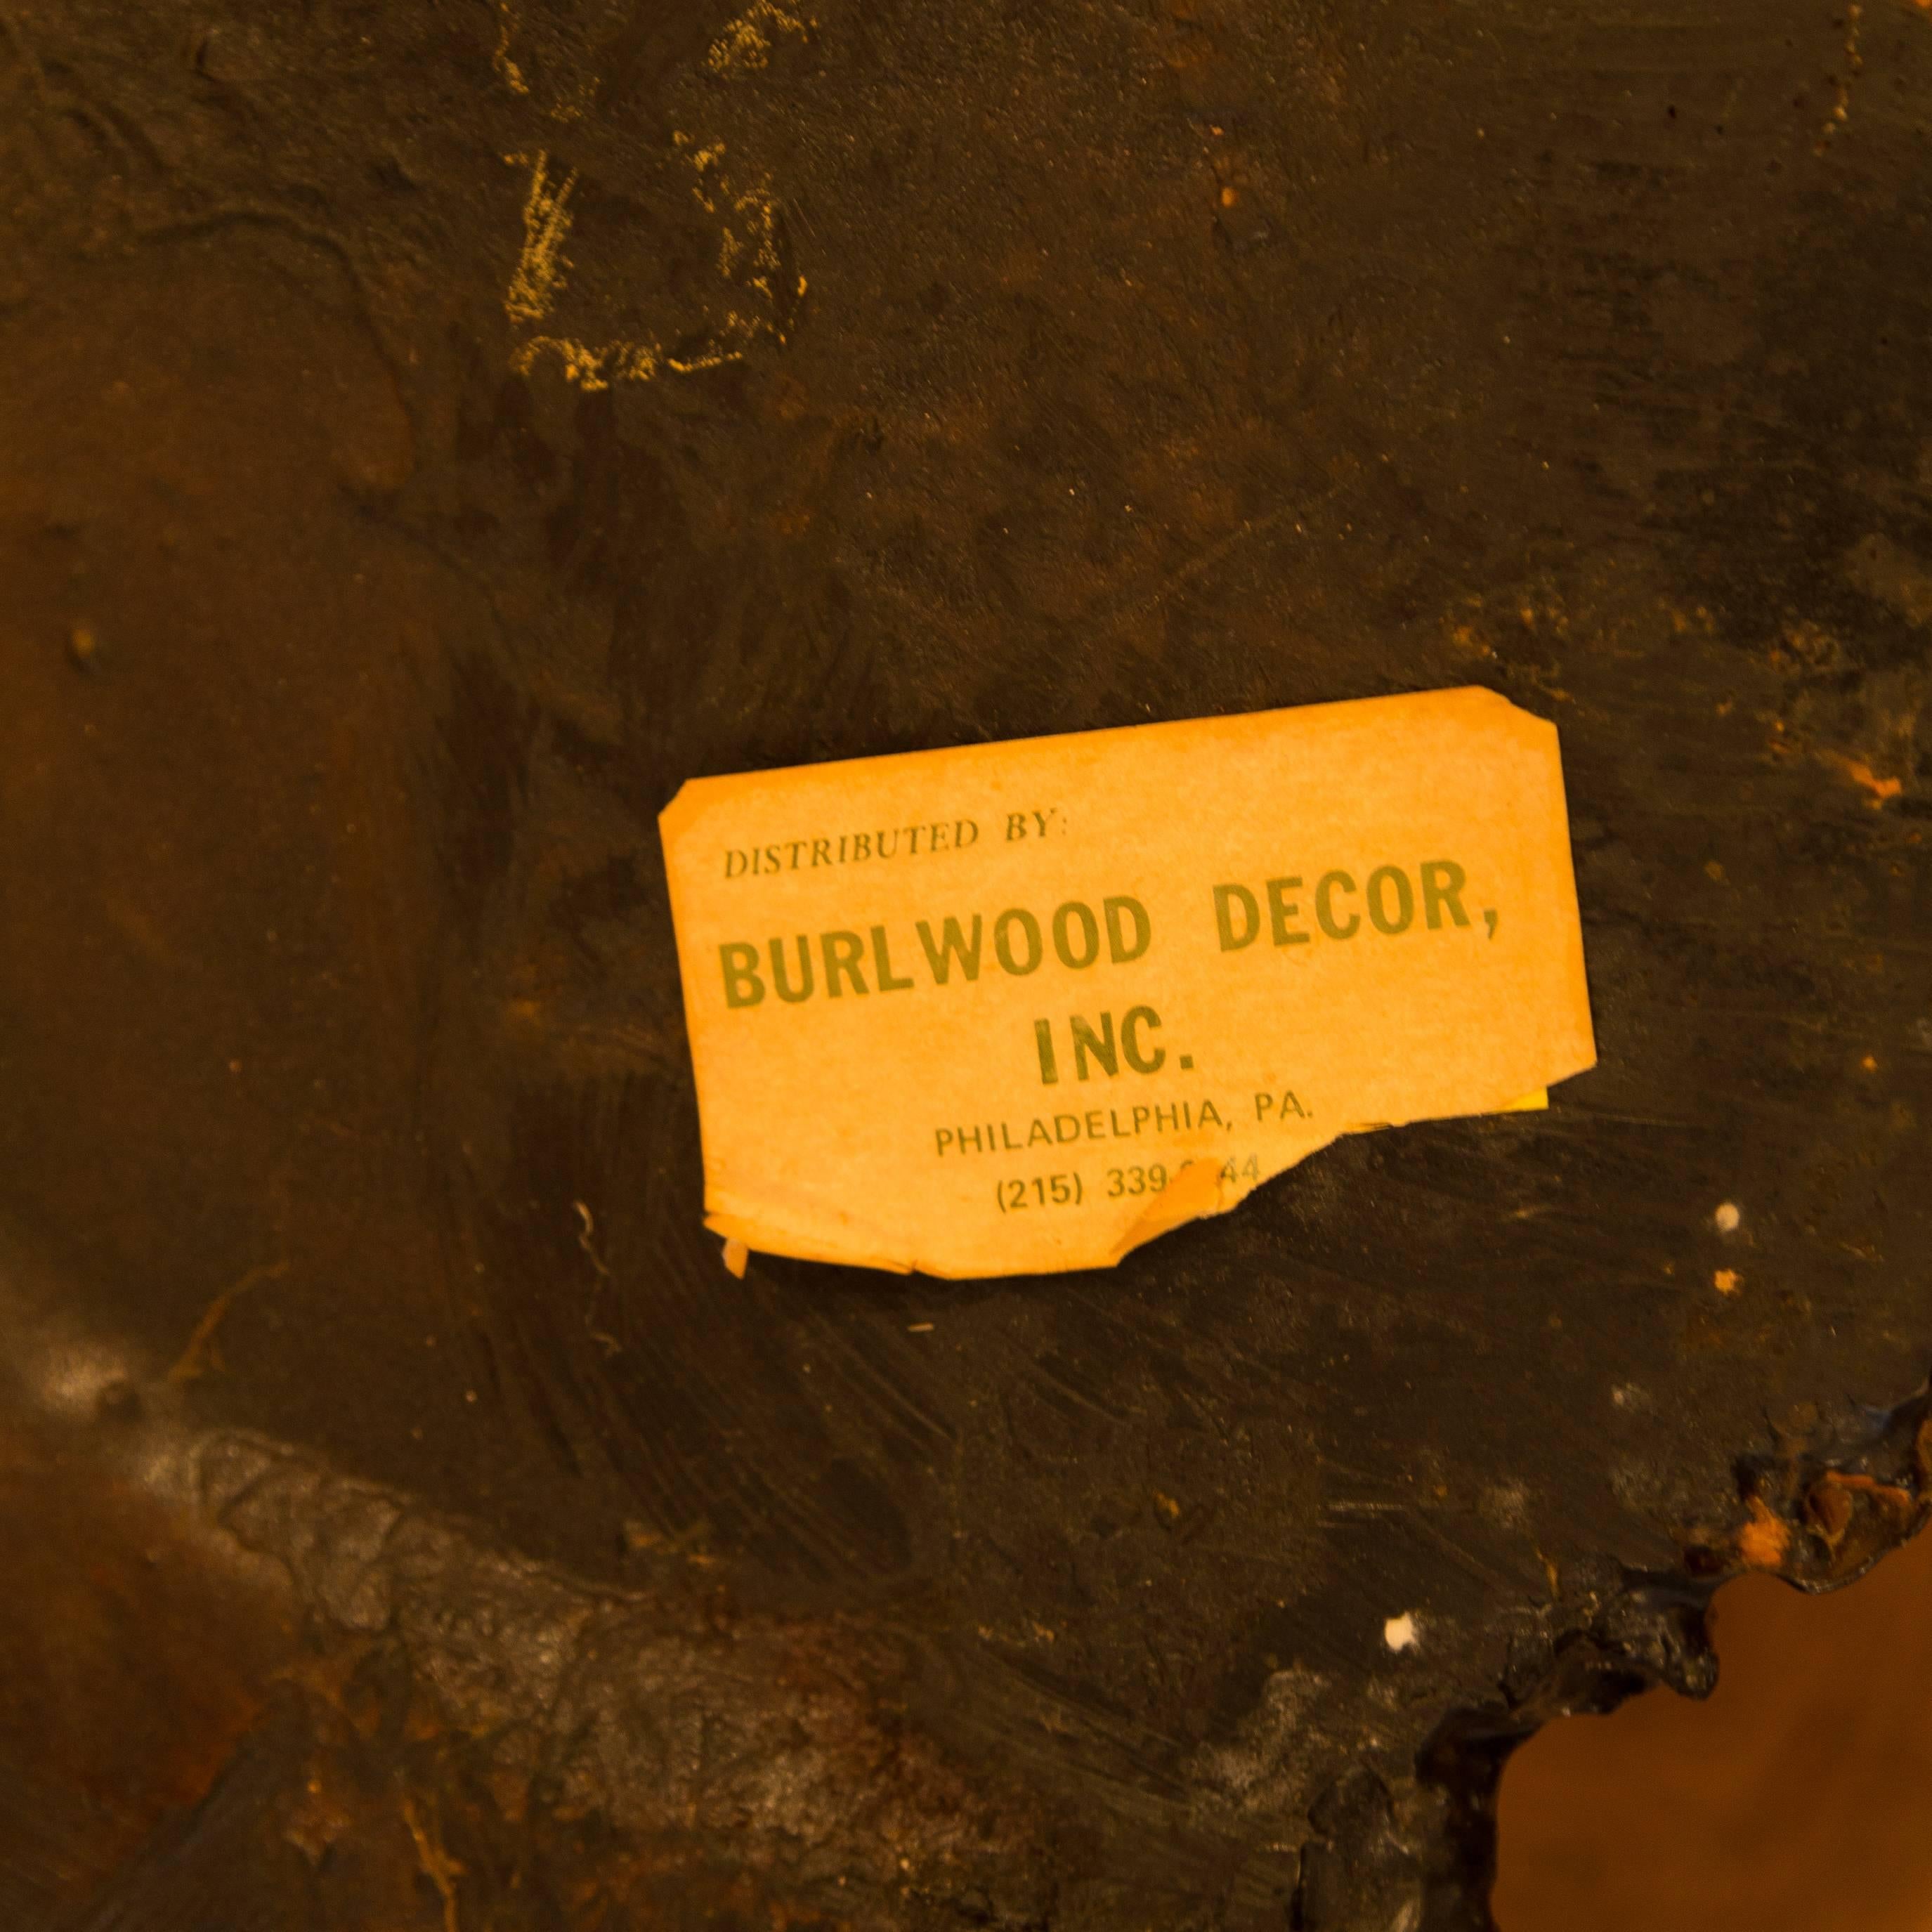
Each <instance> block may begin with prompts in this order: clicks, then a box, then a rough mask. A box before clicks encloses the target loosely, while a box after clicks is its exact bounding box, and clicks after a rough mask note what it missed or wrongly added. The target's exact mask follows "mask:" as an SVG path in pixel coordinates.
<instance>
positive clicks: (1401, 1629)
mask: <svg viewBox="0 0 1932 1932" xmlns="http://www.w3.org/2000/svg"><path fill="white" fill-rule="evenodd" d="M1382 1641H1383V1643H1385V1644H1387V1645H1388V1647H1389V1648H1390V1649H1391V1650H1413V1649H1415V1644H1416V1635H1415V1612H1414V1611H1413V1610H1404V1611H1403V1613H1402V1615H1401V1616H1399V1617H1391V1618H1390V1619H1389V1620H1388V1622H1387V1623H1385V1624H1384V1625H1382Z"/></svg>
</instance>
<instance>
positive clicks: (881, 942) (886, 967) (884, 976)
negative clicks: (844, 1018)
mask: <svg viewBox="0 0 1932 1932" xmlns="http://www.w3.org/2000/svg"><path fill="white" fill-rule="evenodd" d="M872 965H873V968H874V970H875V971H876V972H877V974H878V980H879V991H880V992H882V993H903V992H904V991H905V989H907V987H908V986H910V985H911V984H912V982H911V981H910V980H901V979H900V978H899V977H898V976H897V974H895V973H894V972H893V971H892V954H891V953H889V952H888V951H887V950H886V929H885V928H884V927H883V926H874V927H873V929H872Z"/></svg>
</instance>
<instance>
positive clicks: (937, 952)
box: [919, 912, 981, 986]
mask: <svg viewBox="0 0 1932 1932" xmlns="http://www.w3.org/2000/svg"><path fill="white" fill-rule="evenodd" d="M980 932H981V926H980V915H979V914H978V913H977V912H976V913H974V915H973V942H972V944H971V945H970V946H969V945H968V944H967V943H966V938H965V935H964V934H963V933H962V932H961V931H960V930H959V921H958V920H957V919H948V920H947V922H946V923H945V924H944V926H942V927H941V929H940V941H939V944H938V945H937V946H935V945H934V944H933V943H932V927H931V926H929V925H927V924H926V921H925V920H924V919H921V920H920V921H919V944H920V945H922V947H925V948H926V964H927V965H929V966H930V967H931V968H932V983H933V984H934V985H935V986H944V985H946V984H947V982H948V981H949V980H950V979H951V978H952V977H953V955H954V954H955V953H957V954H958V955H959V970H960V971H961V972H962V973H963V974H965V977H967V978H968V980H977V979H978V978H979V977H980Z"/></svg>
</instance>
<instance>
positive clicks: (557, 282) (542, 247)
mask: <svg viewBox="0 0 1932 1932" xmlns="http://www.w3.org/2000/svg"><path fill="white" fill-rule="evenodd" d="M508 158H509V159H510V160H511V161H513V162H519V163H523V164H524V165H526V166H528V167H529V171H530V187H529V193H528V194H527V195H526V196H525V197H524V199H523V248H522V249H521V250H520V251H519V252H518V254H517V267H516V272H515V273H514V275H512V276H511V278H510V287H509V290H508V293H506V294H505V296H504V298H503V308H504V311H505V314H507V315H508V317H509V318H510V320H511V321H512V322H541V320H543V319H544V317H545V316H547V315H548V314H550V310H551V308H552V307H553V305H554V304H555V303H556V297H557V291H558V290H559V289H561V288H562V287H563V281H564V275H563V272H564V270H565V268H567V267H568V266H569V258H568V257H567V256H565V254H564V252H563V244H564V240H565V237H566V236H568V234H569V233H570V221H571V216H570V193H571V189H573V188H574V187H576V185H577V172H576V170H575V169H571V172H569V173H568V174H567V175H565V176H564V178H563V179H562V181H559V182H556V183H554V184H553V183H552V181H551V180H550V157H549V156H548V155H547V154H535V155H523V154H512V155H511V156H510V157H508Z"/></svg>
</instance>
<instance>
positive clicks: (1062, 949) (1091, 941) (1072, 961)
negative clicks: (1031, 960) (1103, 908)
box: [1053, 899, 1100, 973]
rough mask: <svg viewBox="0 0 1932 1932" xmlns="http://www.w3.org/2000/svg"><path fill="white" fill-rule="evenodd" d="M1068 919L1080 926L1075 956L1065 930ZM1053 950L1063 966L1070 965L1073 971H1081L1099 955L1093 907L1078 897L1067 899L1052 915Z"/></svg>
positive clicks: (1097, 930)
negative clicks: (1077, 953) (1077, 951)
mask: <svg viewBox="0 0 1932 1932" xmlns="http://www.w3.org/2000/svg"><path fill="white" fill-rule="evenodd" d="M1070 919H1073V920H1076V921H1078V922H1079V927H1080V951H1079V956H1077V957H1076V955H1075V953H1074V950H1073V946H1072V944H1071V943H1070V937H1069V934H1068V930H1067V926H1068V921H1069V920H1070ZM1053 950H1054V951H1055V953H1058V954H1059V956H1060V963H1061V965H1063V966H1070V967H1072V968H1073V970H1074V971H1075V972H1076V973H1079V972H1083V971H1085V969H1086V968H1088V967H1089V966H1091V965H1093V963H1094V961H1095V960H1097V959H1099V958H1100V922H1099V921H1098V920H1097V919H1095V918H1094V911H1093V908H1092V907H1091V906H1088V905H1085V904H1082V902H1081V901H1079V899H1069V900H1068V901H1067V903H1066V904H1064V906H1062V907H1061V908H1060V909H1059V910H1058V912H1056V913H1055V914H1054V915H1053Z"/></svg>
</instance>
